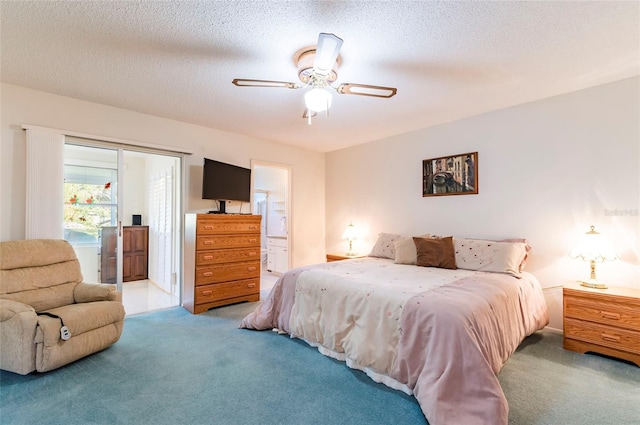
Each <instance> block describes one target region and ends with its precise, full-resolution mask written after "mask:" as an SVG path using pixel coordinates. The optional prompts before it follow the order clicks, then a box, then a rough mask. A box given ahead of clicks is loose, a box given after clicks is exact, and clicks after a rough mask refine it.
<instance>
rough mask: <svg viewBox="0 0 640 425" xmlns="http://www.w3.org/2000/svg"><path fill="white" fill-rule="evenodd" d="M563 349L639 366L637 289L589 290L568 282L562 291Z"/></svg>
mask: <svg viewBox="0 0 640 425" xmlns="http://www.w3.org/2000/svg"><path fill="white" fill-rule="evenodd" d="M562 299H563V307H564V315H563V319H564V320H563V321H564V343H563V346H564V348H565V349H567V350H571V351H576V352H578V353H586V352H587V351H592V352H594V353H600V354H605V355H608V356H612V357H618V358H620V359H624V360H628V361H630V362H633V363H635V364H637V365H638V366H640V290H638V289H632V288H620V287H609V288H608V289H591V288H585V287H584V286H580V285H579V284H578V283H572V284H568V285H565V286H564V289H563V291H562Z"/></svg>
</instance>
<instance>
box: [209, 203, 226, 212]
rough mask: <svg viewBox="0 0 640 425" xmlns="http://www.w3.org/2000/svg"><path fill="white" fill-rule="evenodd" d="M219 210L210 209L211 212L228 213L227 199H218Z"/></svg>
mask: <svg viewBox="0 0 640 425" xmlns="http://www.w3.org/2000/svg"><path fill="white" fill-rule="evenodd" d="M218 205H219V206H218V211H209V214H226V213H227V201H223V200H218Z"/></svg>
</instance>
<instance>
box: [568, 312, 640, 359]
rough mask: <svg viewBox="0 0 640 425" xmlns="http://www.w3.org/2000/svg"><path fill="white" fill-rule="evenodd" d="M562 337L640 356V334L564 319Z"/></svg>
mask: <svg viewBox="0 0 640 425" xmlns="http://www.w3.org/2000/svg"><path fill="white" fill-rule="evenodd" d="M564 335H565V338H572V339H577V340H580V341H584V342H590V343H592V344H597V345H602V346H604V347H610V348H615V349H617V350H623V351H626V352H630V353H635V354H640V332H636V331H630V330H625V329H620V328H616V327H612V326H605V325H600V324H597V323H588V322H581V321H580V320H575V319H569V318H565V319H564Z"/></svg>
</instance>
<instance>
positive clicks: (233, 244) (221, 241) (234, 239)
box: [196, 234, 260, 251]
mask: <svg viewBox="0 0 640 425" xmlns="http://www.w3.org/2000/svg"><path fill="white" fill-rule="evenodd" d="M241 247H250V248H259V247H260V235H259V234H258V235H220V236H197V237H196V250H198V251H202V250H209V249H221V248H241Z"/></svg>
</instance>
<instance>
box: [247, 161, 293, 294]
mask: <svg viewBox="0 0 640 425" xmlns="http://www.w3.org/2000/svg"><path fill="white" fill-rule="evenodd" d="M251 168H252V173H251V175H252V179H253V203H252V207H253V213H254V214H260V215H262V229H261V230H262V231H261V235H262V236H261V258H262V262H261V270H262V273H261V274H262V275H263V281H265V279H266V280H269V277H270V275H276V276H277V275H281V274H282V273H284V272H285V271H287V270H289V269H290V268H291V167H290V166H288V165H283V164H274V163H269V162H261V161H255V160H254V161H252V162H251ZM263 289H265V288H263Z"/></svg>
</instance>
